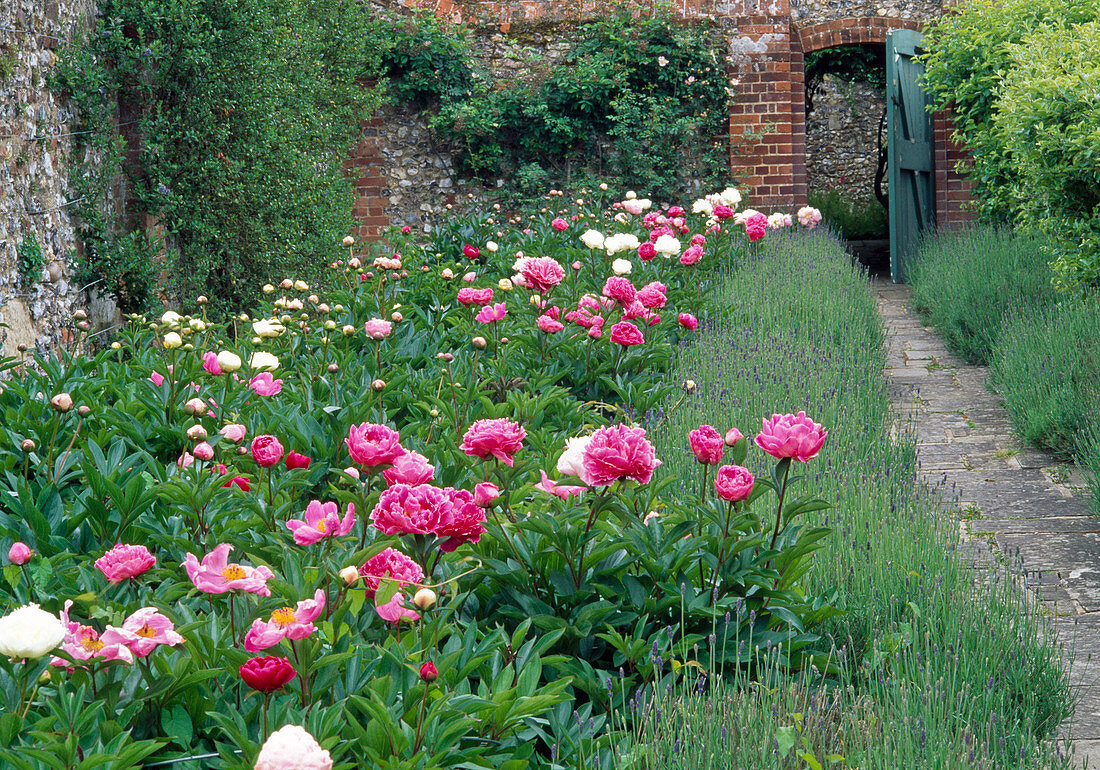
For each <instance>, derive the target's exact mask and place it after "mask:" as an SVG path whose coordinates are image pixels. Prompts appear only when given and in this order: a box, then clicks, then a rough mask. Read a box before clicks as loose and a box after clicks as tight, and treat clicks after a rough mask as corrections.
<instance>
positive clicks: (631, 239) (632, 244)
mask: <svg viewBox="0 0 1100 770" xmlns="http://www.w3.org/2000/svg"><path fill="white" fill-rule="evenodd" d="M638 246H639V243H638V236H636V235H634V234H633V233H616V234H615V235H612V236H609V237H608V238H606V239H605V240H604V242H603V247H604V248H605V249H607V256H609V257H613V256H615V255H616V254H618V253H619V252H620V251H630V250H633V249H637V248H638Z"/></svg>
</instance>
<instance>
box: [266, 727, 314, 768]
mask: <svg viewBox="0 0 1100 770" xmlns="http://www.w3.org/2000/svg"><path fill="white" fill-rule="evenodd" d="M253 770H332V757H331V756H330V755H329V753H328V752H327V751H325V750H324V749H322V748H321V744H319V743H317V740H316V739H315V738H314V737H313V736H312V735H310V734H309V733H308V732H306V730H305V728H302V727H299V726H298V725H287V726H286V727H283V728H281V729H279V730H276V731H275V732H273V733H272V734H271V736H270V737H269V738H268V739H267V740H266V741H264V745H263V746H262V747H261V748H260V754H259V756H257V757H256V764H255V766H254V767H253Z"/></svg>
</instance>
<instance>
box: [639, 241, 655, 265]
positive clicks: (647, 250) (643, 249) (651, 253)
mask: <svg viewBox="0 0 1100 770" xmlns="http://www.w3.org/2000/svg"><path fill="white" fill-rule="evenodd" d="M655 256H657V247H656V246H654V245H653V242H652V241H646V242H645V243H643V244H642V245H641V246H639V247H638V259H640V260H642V261H643V262H648V261H649V260H651V259H653V258H654V257H655Z"/></svg>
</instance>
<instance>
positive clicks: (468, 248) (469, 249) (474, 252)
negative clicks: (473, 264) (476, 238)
mask: <svg viewBox="0 0 1100 770" xmlns="http://www.w3.org/2000/svg"><path fill="white" fill-rule="evenodd" d="M462 255H463V256H464V257H466V259H477V258H478V257H480V256H481V251H480V250H479V249H478V248H477V246H472V245H470V244H469V243H467V244H466V245H465V246H463V247H462Z"/></svg>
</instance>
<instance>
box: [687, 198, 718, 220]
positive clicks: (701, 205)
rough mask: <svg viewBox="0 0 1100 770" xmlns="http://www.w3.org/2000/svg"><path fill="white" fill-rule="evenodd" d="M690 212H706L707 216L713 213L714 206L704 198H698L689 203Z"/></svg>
mask: <svg viewBox="0 0 1100 770" xmlns="http://www.w3.org/2000/svg"><path fill="white" fill-rule="evenodd" d="M691 212H692V213H693V214H706V215H707V216H708V217H709V216H710V215H711V214H713V213H714V206H712V205H711V203H710V201H708V200H707V199H706V198H700V199H699V200H697V201H695V203H693V204H691Z"/></svg>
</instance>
